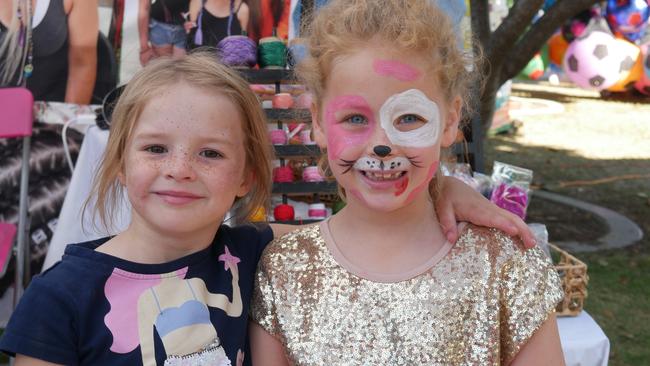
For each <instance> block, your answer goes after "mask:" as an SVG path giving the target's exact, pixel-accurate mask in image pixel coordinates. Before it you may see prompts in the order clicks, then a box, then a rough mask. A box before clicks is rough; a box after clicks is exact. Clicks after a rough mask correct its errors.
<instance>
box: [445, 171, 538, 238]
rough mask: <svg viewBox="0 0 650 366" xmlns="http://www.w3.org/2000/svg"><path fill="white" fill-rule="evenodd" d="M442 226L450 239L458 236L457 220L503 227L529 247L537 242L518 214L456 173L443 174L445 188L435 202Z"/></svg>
mask: <svg viewBox="0 0 650 366" xmlns="http://www.w3.org/2000/svg"><path fill="white" fill-rule="evenodd" d="M436 212H437V214H438V220H439V221H440V226H442V230H443V232H444V233H445V236H446V237H447V240H449V242H450V243H455V242H456V240H457V239H458V228H457V225H456V223H457V221H467V222H471V223H472V224H475V225H479V226H487V227H493V228H496V229H499V230H503V231H504V232H506V233H508V234H509V235H512V236H519V237H521V239H522V240H523V242H524V246H525V247H526V248H532V247H534V246H535V244H536V242H535V237H534V236H533V233H532V232H531V231H530V229H528V226H526V223H524V221H523V220H522V219H521V218H519V217H518V216H517V215H515V214H513V213H511V212H508V211H506V210H504V209H502V208H500V207H497V206H496V205H494V204H493V203H492V202H490V201H488V200H487V199H486V198H485V197H483V196H482V195H481V194H479V193H478V192H476V191H475V190H473V189H472V188H471V187H469V186H468V185H466V184H465V183H463V182H461V181H460V180H458V179H456V178H453V177H444V179H443V184H442V192H441V194H440V198H439V199H438V200H437V202H436Z"/></svg>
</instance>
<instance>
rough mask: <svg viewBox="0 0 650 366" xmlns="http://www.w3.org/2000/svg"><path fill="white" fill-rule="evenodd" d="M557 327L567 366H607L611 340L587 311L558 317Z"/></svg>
mask: <svg viewBox="0 0 650 366" xmlns="http://www.w3.org/2000/svg"><path fill="white" fill-rule="evenodd" d="M557 326H558V328H559V330H560V341H561V342H562V351H564V360H565V361H566V365H567V366H607V361H608V360H609V339H608V338H607V336H606V335H605V333H603V330H602V329H600V326H599V325H598V324H597V323H596V322H595V321H594V319H593V318H592V317H591V316H590V315H589V314H588V313H587V312H586V311H583V312H581V313H580V315H578V316H576V317H558V319H557Z"/></svg>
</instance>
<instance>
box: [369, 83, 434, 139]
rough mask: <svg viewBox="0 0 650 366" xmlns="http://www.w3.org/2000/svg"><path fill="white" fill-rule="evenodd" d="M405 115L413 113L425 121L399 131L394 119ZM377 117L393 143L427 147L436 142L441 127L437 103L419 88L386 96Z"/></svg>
mask: <svg viewBox="0 0 650 366" xmlns="http://www.w3.org/2000/svg"><path fill="white" fill-rule="evenodd" d="M405 115H415V116H418V117H420V118H422V119H424V120H425V121H426V122H425V123H424V125H422V126H420V127H418V128H416V129H414V130H410V131H400V130H398V129H397V128H396V127H395V125H394V121H395V120H397V119H398V118H400V117H402V116H405ZM379 119H380V121H381V127H382V128H383V129H384V130H385V131H386V136H387V137H388V139H389V140H390V142H392V143H393V144H395V145H400V146H406V147H429V146H433V145H435V144H436V143H437V142H438V137H439V136H440V129H441V119H440V110H439V109H438V105H437V104H436V103H435V102H434V101H432V100H430V99H429V98H428V97H427V96H426V95H425V94H424V93H423V92H421V91H420V90H417V89H409V90H407V91H405V92H402V93H399V94H396V95H393V96H391V97H390V98H388V99H387V100H386V102H384V105H382V106H381V109H380V110H379Z"/></svg>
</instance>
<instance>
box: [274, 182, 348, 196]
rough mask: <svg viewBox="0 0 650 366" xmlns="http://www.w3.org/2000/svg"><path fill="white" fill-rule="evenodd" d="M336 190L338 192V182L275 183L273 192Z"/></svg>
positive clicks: (306, 192) (333, 191)
mask: <svg viewBox="0 0 650 366" xmlns="http://www.w3.org/2000/svg"><path fill="white" fill-rule="evenodd" d="M336 192H338V190H337V185H336V182H291V183H273V193H279V194H311V193H336Z"/></svg>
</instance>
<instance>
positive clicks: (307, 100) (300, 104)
mask: <svg viewBox="0 0 650 366" xmlns="http://www.w3.org/2000/svg"><path fill="white" fill-rule="evenodd" d="M312 101H313V97H312V95H311V93H308V92H307V93H302V94H300V95H299V96H298V97H297V98H296V103H295V106H296V108H303V109H309V108H311V104H312Z"/></svg>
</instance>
